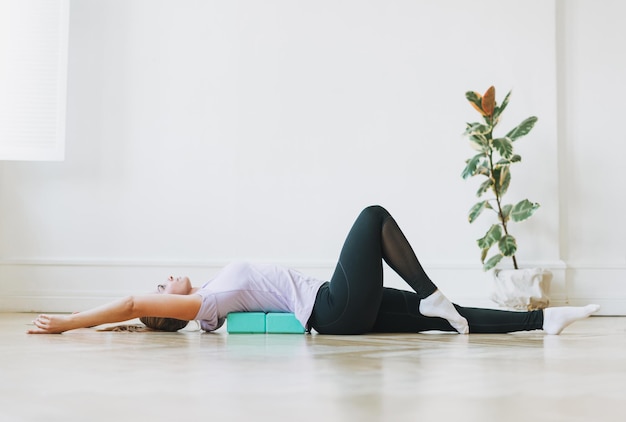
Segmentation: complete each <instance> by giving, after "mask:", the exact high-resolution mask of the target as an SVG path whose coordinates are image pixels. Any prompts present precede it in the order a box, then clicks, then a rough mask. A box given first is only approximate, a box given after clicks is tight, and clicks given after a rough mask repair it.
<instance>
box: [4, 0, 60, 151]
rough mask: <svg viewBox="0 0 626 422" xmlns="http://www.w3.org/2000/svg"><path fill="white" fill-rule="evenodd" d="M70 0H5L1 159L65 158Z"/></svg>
mask: <svg viewBox="0 0 626 422" xmlns="http://www.w3.org/2000/svg"><path fill="white" fill-rule="evenodd" d="M68 32H69V0H0V160H63V158H64V155H65V106H66V86H67V48H68Z"/></svg>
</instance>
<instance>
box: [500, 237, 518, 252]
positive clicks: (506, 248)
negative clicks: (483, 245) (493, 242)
mask: <svg viewBox="0 0 626 422" xmlns="http://www.w3.org/2000/svg"><path fill="white" fill-rule="evenodd" d="M498 248H499V249H500V252H502V254H503V255H504V256H513V255H515V252H516V251H517V242H516V241H515V238H514V237H513V236H511V235H510V234H507V235H505V236H503V237H502V239H500V241H499V242H498Z"/></svg>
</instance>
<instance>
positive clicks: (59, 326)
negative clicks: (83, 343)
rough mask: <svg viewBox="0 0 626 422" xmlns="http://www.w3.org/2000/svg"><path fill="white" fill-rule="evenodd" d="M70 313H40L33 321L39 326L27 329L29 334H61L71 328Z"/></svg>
mask: <svg viewBox="0 0 626 422" xmlns="http://www.w3.org/2000/svg"><path fill="white" fill-rule="evenodd" d="M70 318H71V316H70V315H45V314H42V315H39V316H38V317H37V318H35V320H34V321H33V324H35V326H36V327H37V328H32V329H30V330H28V331H27V333H28V334H61V333H62V332H63V331H67V330H70V329H71V328H72V327H71V325H70Z"/></svg>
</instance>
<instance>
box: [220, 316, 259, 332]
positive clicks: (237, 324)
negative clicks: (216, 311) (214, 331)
mask: <svg viewBox="0 0 626 422" xmlns="http://www.w3.org/2000/svg"><path fill="white" fill-rule="evenodd" d="M226 330H227V331H228V332H229V333H233V334H234V333H241V334H250V333H265V313H264V312H231V313H230V314H228V315H227V316H226Z"/></svg>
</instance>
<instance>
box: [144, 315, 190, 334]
mask: <svg viewBox="0 0 626 422" xmlns="http://www.w3.org/2000/svg"><path fill="white" fill-rule="evenodd" d="M139 320H140V321H141V322H143V323H144V325H145V326H146V327H148V328H152V329H153V330H159V331H169V332H174V331H178V330H182V329H183V328H185V327H186V326H187V324H189V321H185V320H184V319H176V318H162V317H141V318H139Z"/></svg>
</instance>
